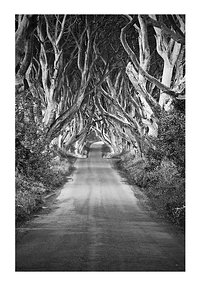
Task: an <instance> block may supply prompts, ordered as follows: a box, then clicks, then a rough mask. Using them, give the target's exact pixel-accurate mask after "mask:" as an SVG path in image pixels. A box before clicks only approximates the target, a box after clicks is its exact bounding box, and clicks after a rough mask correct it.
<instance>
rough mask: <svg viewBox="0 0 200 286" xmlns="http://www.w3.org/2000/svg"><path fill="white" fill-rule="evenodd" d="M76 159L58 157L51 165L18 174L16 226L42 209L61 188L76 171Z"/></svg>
mask: <svg viewBox="0 0 200 286" xmlns="http://www.w3.org/2000/svg"><path fill="white" fill-rule="evenodd" d="M74 162H75V159H74V158H63V157H60V156H56V157H54V158H52V159H51V161H50V162H49V164H47V165H46V168H44V166H41V168H38V169H35V170H29V172H28V173H27V172H26V173H24V172H16V181H15V182H16V196H15V200H16V201H15V207H16V210H15V214H16V225H17V226H18V225H20V224H21V223H23V222H24V221H26V220H28V219H29V218H30V217H31V216H32V215H33V214H34V213H36V212H37V211H38V210H40V209H41V208H42V206H43V205H44V203H45V201H46V198H47V197H48V196H49V195H51V194H52V193H53V192H55V190H57V189H59V188H61V187H62V186H63V185H64V184H65V183H66V182H67V181H68V178H69V176H70V174H71V173H72V172H73V170H74Z"/></svg>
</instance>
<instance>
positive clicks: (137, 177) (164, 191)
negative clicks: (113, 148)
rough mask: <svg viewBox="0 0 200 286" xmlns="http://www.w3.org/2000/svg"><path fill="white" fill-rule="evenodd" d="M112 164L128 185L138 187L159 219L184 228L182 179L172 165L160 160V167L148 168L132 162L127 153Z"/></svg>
mask: <svg viewBox="0 0 200 286" xmlns="http://www.w3.org/2000/svg"><path fill="white" fill-rule="evenodd" d="M113 164H114V167H115V168H117V169H118V170H120V171H121V172H122V174H123V176H124V177H125V178H126V179H127V181H128V182H129V183H130V184H132V185H137V186H139V187H140V189H141V191H142V192H143V193H144V194H145V195H146V196H147V197H148V198H149V203H150V205H151V206H152V208H153V209H154V210H156V212H157V213H158V214H159V215H160V216H162V217H165V218H167V219H169V220H170V221H171V222H173V223H174V224H176V225H178V226H179V227H180V228H181V229H184V227H185V179H184V178H183V177H182V176H181V174H180V173H179V172H178V170H177V167H176V165H175V164H174V163H173V162H171V161H169V160H163V161H162V162H161V164H160V166H157V167H156V168H155V169H151V168H150V166H149V164H148V162H146V161H144V160H142V159H140V160H135V158H134V156H133V155H132V154H131V153H127V154H125V155H122V156H121V158H120V160H118V161H113Z"/></svg>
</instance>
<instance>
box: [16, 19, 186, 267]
mask: <svg viewBox="0 0 200 286" xmlns="http://www.w3.org/2000/svg"><path fill="white" fill-rule="evenodd" d="M185 18H186V17H185V15H184V14H16V15H15V79H16V83H15V92H16V94H15V96H16V97H15V148H16V149H15V152H16V157H15V163H16V165H15V176H16V181H15V182H16V198H15V199H16V200H15V204H16V205H15V215H16V271H107V272H109V271H185V239H184V229H185Z"/></svg>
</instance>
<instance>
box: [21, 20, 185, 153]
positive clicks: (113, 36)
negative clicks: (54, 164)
mask: <svg viewBox="0 0 200 286" xmlns="http://www.w3.org/2000/svg"><path fill="white" fill-rule="evenodd" d="M184 22H185V19H184V16H183V15H151V16H149V15H132V16H131V15H128V16H123V15H16V98H17V99H16V105H17V120H18V122H19V124H18V129H19V133H20V132H21V133H20V136H21V137H20V136H18V135H17V136H18V137H19V138H18V139H19V140H20V142H21V143H22V144H23V145H24V146H25V147H27V148H28V149H31V148H32V147H31V144H30V142H29V143H28V142H26V135H22V133H23V132H22V130H23V128H24V126H25V124H27V126H30V125H31V126H34V130H35V135H36V137H37V135H38V137H37V138H39V136H40V137H41V134H42V137H41V138H42V139H41V140H43V141H44V142H46V143H47V144H51V145H56V146H57V148H60V149H63V150H64V151H65V152H68V153H73V154H74V155H75V156H77V157H82V156H83V157H84V156H85V154H83V147H84V146H85V144H86V142H87V138H88V136H89V134H90V133H91V132H95V134H96V136H97V137H98V138H100V140H102V141H103V142H104V143H105V144H106V145H108V146H109V147H110V149H111V155H113V154H118V153H121V152H124V151H130V150H131V151H132V152H134V153H135V155H136V156H142V155H143V154H144V150H145V149H146V148H149V147H153V143H152V140H151V138H152V137H156V136H157V134H158V125H159V116H160V113H161V111H162V110H166V111H167V112H170V110H171V109H173V108H174V105H175V104H179V102H180V101H183V100H184V91H185V37H184V32H185V24H184ZM113 27H115V29H113ZM24 122H25V123H24ZM23 125H24V126H23ZM26 128H28V127H26ZM26 132H27V131H26V130H25V133H26ZM23 134H24V133H23ZM31 151H33V150H31Z"/></svg>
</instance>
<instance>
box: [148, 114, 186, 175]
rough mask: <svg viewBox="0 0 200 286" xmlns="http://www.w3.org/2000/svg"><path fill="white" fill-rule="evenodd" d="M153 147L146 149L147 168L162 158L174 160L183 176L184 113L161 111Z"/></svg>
mask: <svg viewBox="0 0 200 286" xmlns="http://www.w3.org/2000/svg"><path fill="white" fill-rule="evenodd" d="M152 142H153V144H154V146H155V149H149V150H147V152H146V154H145V156H146V157H147V159H148V166H147V168H149V169H154V168H155V167H157V166H159V165H160V164H161V161H162V160H163V159H164V158H167V159H168V160H170V161H172V162H174V164H175V165H176V166H177V168H178V171H179V172H180V173H181V175H182V176H185V115H184V114H183V113H181V112H180V111H177V110H173V111H171V112H170V113H166V112H164V111H163V112H162V114H161V117H160V121H159V129H158V138H156V139H154V138H152Z"/></svg>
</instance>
